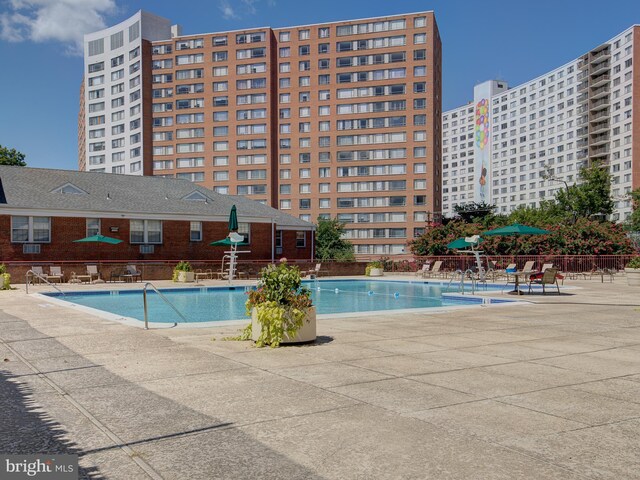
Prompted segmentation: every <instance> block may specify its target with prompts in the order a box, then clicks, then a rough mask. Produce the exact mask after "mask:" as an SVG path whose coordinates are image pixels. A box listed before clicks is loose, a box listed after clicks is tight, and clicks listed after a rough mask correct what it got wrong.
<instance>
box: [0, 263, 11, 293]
mask: <svg viewBox="0 0 640 480" xmlns="http://www.w3.org/2000/svg"><path fill="white" fill-rule="evenodd" d="M0 290H11V275H10V274H8V273H7V267H5V266H4V263H0Z"/></svg>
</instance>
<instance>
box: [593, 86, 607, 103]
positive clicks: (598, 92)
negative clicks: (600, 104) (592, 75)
mask: <svg viewBox="0 0 640 480" xmlns="http://www.w3.org/2000/svg"><path fill="white" fill-rule="evenodd" d="M609 93H611V87H609V85H605V86H604V87H600V88H596V89H595V90H592V91H591V100H596V99H598V98H602V97H604V96H605V95H609Z"/></svg>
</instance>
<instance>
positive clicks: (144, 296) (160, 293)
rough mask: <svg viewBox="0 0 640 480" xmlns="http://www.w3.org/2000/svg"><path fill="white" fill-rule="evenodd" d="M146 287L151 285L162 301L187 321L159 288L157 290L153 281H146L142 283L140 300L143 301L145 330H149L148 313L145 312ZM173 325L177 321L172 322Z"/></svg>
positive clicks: (175, 325) (176, 323)
mask: <svg viewBox="0 0 640 480" xmlns="http://www.w3.org/2000/svg"><path fill="white" fill-rule="evenodd" d="M147 287H151V288H152V289H153V291H154V292H156V293H157V294H158V296H159V297H160V298H161V299H162V301H163V302H164V303H166V304H167V305H169V306H170V307H171V308H172V309H173V311H174V312H176V313H177V314H178V316H179V317H180V318H182V320H184V321H185V322H187V323H188V322H189V320H187V318H186V317H185V316H184V315H182V314H181V313H180V312H179V311H178V309H177V308H176V307H175V305H174V304H173V303H171V302H170V301H169V299H168V298H167V297H165V296H164V294H163V293H162V292H161V291H160V290H158V289H157V288H156V286H155V285H154V284H153V283H151V282H146V283H145V284H144V287H142V301H143V303H144V329H145V330H149V315H148V314H147ZM173 326H174V327H177V326H178V322H173Z"/></svg>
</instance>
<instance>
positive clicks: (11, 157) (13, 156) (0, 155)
mask: <svg viewBox="0 0 640 480" xmlns="http://www.w3.org/2000/svg"><path fill="white" fill-rule="evenodd" d="M24 157H25V154H24V153H22V152H19V151H18V150H16V149H15V148H12V149H9V148H7V147H3V146H2V145H0V165H17V166H18V167H26V166H27V162H25V161H24Z"/></svg>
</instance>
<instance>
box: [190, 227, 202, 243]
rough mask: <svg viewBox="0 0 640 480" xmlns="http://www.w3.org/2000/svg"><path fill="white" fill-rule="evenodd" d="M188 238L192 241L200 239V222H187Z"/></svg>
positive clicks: (199, 240)
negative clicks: (188, 225)
mask: <svg viewBox="0 0 640 480" xmlns="http://www.w3.org/2000/svg"><path fill="white" fill-rule="evenodd" d="M189 224H190V227H189V240H190V241H192V242H201V241H202V222H189Z"/></svg>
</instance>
